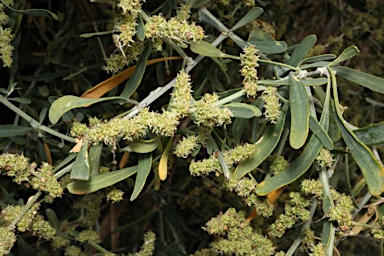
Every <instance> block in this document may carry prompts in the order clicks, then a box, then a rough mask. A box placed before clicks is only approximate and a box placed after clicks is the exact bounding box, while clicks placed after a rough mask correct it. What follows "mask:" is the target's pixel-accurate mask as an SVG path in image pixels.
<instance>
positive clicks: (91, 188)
mask: <svg viewBox="0 0 384 256" xmlns="http://www.w3.org/2000/svg"><path fill="white" fill-rule="evenodd" d="M136 171H137V165H135V166H132V167H128V168H124V169H121V170H118V171H113V172H109V173H105V174H100V175H97V176H93V177H91V178H90V179H89V180H88V181H75V182H72V183H69V184H68V185H67V188H68V190H69V192H71V193H72V194H76V195H83V194H88V193H92V192H95V191H98V190H100V189H103V188H106V187H109V186H112V185H114V184H116V183H118V182H120V181H122V180H125V179H126V178H128V177H129V176H131V175H133V174H135V173H136Z"/></svg>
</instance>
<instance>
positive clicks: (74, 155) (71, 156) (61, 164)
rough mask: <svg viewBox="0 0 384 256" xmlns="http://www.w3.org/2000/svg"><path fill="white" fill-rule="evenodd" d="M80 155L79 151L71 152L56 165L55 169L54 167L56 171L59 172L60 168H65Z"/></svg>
mask: <svg viewBox="0 0 384 256" xmlns="http://www.w3.org/2000/svg"><path fill="white" fill-rule="evenodd" d="M77 155H78V153H71V154H69V155H68V156H67V157H66V158H64V160H62V161H61V162H60V163H59V164H58V165H57V166H56V167H55V169H53V171H54V172H57V171H58V170H60V169H61V168H63V167H64V166H66V165H67V164H68V163H70V162H71V161H72V160H73V159H74V158H75V157H76V156H77Z"/></svg>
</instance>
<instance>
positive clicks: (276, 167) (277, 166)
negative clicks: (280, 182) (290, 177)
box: [268, 155, 288, 175]
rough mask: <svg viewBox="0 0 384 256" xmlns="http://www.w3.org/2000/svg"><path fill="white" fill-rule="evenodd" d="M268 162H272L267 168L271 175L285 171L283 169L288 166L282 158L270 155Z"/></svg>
mask: <svg viewBox="0 0 384 256" xmlns="http://www.w3.org/2000/svg"><path fill="white" fill-rule="evenodd" d="M268 160H269V161H270V162H272V163H271V165H270V166H269V170H270V171H271V172H272V173H273V175H277V174H279V173H280V172H282V171H283V170H284V169H285V167H287V166H288V162H287V160H285V159H284V157H283V156H279V155H271V156H270V157H269V158H268Z"/></svg>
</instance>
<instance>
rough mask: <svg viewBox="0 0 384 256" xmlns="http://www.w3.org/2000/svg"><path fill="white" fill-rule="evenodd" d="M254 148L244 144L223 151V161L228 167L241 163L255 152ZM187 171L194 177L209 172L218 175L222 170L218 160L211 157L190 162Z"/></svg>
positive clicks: (252, 145)
mask: <svg viewBox="0 0 384 256" xmlns="http://www.w3.org/2000/svg"><path fill="white" fill-rule="evenodd" d="M255 150H256V147H255V145H254V144H244V145H241V146H237V147H235V148H233V149H231V150H228V151H223V152H222V153H223V156H224V160H225V162H226V163H227V165H228V166H232V165H234V164H236V163H239V162H241V161H243V160H244V159H246V158H248V157H249V156H250V155H252V154H253V152H255ZM189 171H190V172H191V174H192V175H194V176H199V175H202V174H203V175H207V174H209V173H210V172H216V174H219V173H221V172H222V168H221V165H220V162H219V160H218V159H217V157H216V156H215V155H211V156H210V157H209V158H208V159H204V160H200V161H192V162H191V164H190V165H189Z"/></svg>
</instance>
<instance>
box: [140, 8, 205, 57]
mask: <svg viewBox="0 0 384 256" xmlns="http://www.w3.org/2000/svg"><path fill="white" fill-rule="evenodd" d="M183 8H184V9H181V11H179V14H178V16H176V17H172V18H171V19H170V20H168V21H167V20H166V19H165V18H164V17H163V16H162V15H161V14H159V15H154V16H151V17H150V20H149V22H147V23H146V24H145V36H146V38H149V39H151V40H152V41H153V42H154V43H155V46H156V48H157V50H161V49H162V47H161V44H162V41H161V40H160V41H158V40H155V39H161V38H169V39H172V40H175V41H177V42H186V43H190V42H195V41H199V40H202V39H203V38H204V30H203V28H202V27H200V26H197V25H196V24H194V23H191V24H189V23H188V21H187V20H185V19H182V18H183V17H184V16H187V13H188V12H189V10H188V7H187V6H184V7H183ZM188 16H189V15H188Z"/></svg>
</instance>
